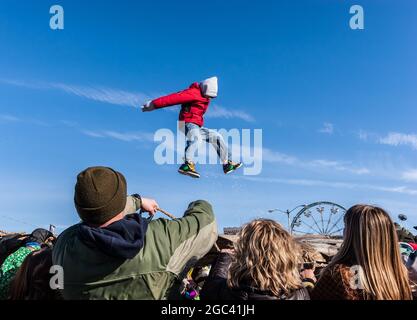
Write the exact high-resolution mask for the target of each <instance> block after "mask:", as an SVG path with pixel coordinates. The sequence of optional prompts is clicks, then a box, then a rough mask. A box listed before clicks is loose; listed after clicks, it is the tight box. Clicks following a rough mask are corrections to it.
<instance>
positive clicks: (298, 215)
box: [290, 201, 347, 236]
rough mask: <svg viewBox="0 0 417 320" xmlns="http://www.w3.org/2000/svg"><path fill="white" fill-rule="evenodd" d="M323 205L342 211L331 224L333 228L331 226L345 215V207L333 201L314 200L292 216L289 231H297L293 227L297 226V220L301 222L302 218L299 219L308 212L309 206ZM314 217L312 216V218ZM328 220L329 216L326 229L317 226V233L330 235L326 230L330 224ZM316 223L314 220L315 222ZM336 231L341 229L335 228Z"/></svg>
mask: <svg viewBox="0 0 417 320" xmlns="http://www.w3.org/2000/svg"><path fill="white" fill-rule="evenodd" d="M323 205H326V206H331V207H332V208H338V209H340V210H342V211H343V212H344V213H343V215H341V217H339V219H338V220H337V221H336V222H335V223H334V224H333V225H332V228H333V226H336V225H337V224H338V223H340V222H341V219H343V217H344V215H345V213H346V211H347V210H346V208H344V207H343V206H341V205H339V204H337V203H334V202H330V201H318V202H314V203H312V204H309V205H307V206H304V207H303V208H302V209H301V210H300V211H299V212H298V213H297V214H296V215H295V216H294V218H293V220H292V222H291V226H290V231H291V233H293V232H294V231H295V232H297V231H296V230H294V228H295V227H297V226H296V225H297V223H298V222H299V221H301V222H302V220H301V217H302V216H303V215H304V213H306V212H308V211H309V210H310V209H311V208H315V207H320V206H323ZM313 219H314V218H313ZM330 220H331V217H330V218H329V221H328V224H327V227H326V229H324V228H323V229H322V230H321V229H320V227H318V229H319V234H320V235H323V236H331V234H332V233H330V234H329V232H327V231H328V227H329V224H330ZM315 223H316V222H315ZM322 223H323V220H322ZM331 230H332V229H330V231H331ZM337 231H341V230H337ZM333 233H335V232H333Z"/></svg>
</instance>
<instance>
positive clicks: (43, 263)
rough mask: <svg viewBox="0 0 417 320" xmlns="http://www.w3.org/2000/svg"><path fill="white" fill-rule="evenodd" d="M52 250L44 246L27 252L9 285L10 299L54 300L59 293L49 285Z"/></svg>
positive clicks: (57, 297)
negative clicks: (29, 252)
mask: <svg viewBox="0 0 417 320" xmlns="http://www.w3.org/2000/svg"><path fill="white" fill-rule="evenodd" d="M51 266H52V250H51V249H50V248H44V249H41V250H39V251H34V252H32V253H31V254H29V255H28V256H27V257H26V259H25V260H24V262H23V264H22V265H21V267H20V268H19V270H18V271H17V273H16V276H15V277H14V279H13V281H12V283H11V286H10V296H9V299H10V300H56V299H59V297H60V296H59V293H58V292H57V291H56V290H52V289H51V287H50V284H49V282H50V279H51V276H52V275H51V274H50V273H49V271H50V268H51Z"/></svg>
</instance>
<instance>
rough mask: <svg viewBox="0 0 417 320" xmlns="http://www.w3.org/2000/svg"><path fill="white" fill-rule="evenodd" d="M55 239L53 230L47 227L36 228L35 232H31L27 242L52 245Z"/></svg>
mask: <svg viewBox="0 0 417 320" xmlns="http://www.w3.org/2000/svg"><path fill="white" fill-rule="evenodd" d="M54 240H55V237H54V235H53V234H52V232H50V231H48V230H46V229H42V228H39V229H35V230H33V232H32V233H31V234H30V236H29V237H28V238H27V239H26V241H25V242H26V243H31V242H35V243H38V244H40V245H47V246H49V245H51V244H52V243H53V242H54Z"/></svg>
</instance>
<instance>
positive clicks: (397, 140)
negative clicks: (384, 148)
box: [379, 132, 417, 149]
mask: <svg viewBox="0 0 417 320" xmlns="http://www.w3.org/2000/svg"><path fill="white" fill-rule="evenodd" d="M379 143H381V144H386V145H390V146H394V147H397V146H409V147H411V148H413V149H417V134H406V133H399V132H391V133H389V134H388V135H387V136H385V137H383V138H380V139H379Z"/></svg>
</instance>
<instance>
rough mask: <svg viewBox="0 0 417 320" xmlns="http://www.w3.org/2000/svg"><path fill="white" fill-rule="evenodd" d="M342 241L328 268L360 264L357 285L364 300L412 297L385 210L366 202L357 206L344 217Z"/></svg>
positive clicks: (395, 234) (391, 226)
mask: <svg viewBox="0 0 417 320" xmlns="http://www.w3.org/2000/svg"><path fill="white" fill-rule="evenodd" d="M344 221H345V230H344V241H343V244H342V247H341V248H340V250H339V252H338V253H337V255H336V256H335V257H334V258H333V260H332V261H331V263H330V265H329V268H332V267H333V266H335V265H336V264H339V263H346V264H352V265H357V266H359V267H360V270H361V272H360V273H359V274H360V279H359V281H360V284H361V286H362V287H363V290H364V294H365V297H366V298H367V299H376V300H391V299H392V300H402V299H410V298H411V288H410V285H409V279H408V274H407V270H406V267H405V266H404V264H403V262H402V260H401V255H400V249H399V245H398V237H397V233H396V230H395V225H394V223H393V221H392V220H391V218H390V216H389V215H388V213H387V212H386V211H385V210H384V209H381V208H378V207H374V206H369V205H356V206H353V207H352V208H350V209H349V210H348V211H347V212H346V214H345V217H344Z"/></svg>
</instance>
